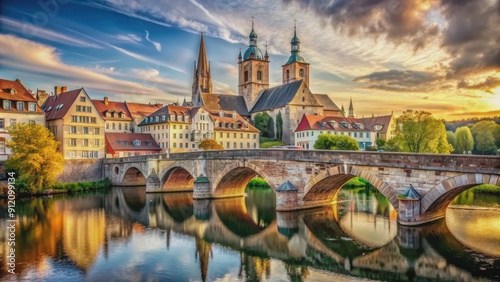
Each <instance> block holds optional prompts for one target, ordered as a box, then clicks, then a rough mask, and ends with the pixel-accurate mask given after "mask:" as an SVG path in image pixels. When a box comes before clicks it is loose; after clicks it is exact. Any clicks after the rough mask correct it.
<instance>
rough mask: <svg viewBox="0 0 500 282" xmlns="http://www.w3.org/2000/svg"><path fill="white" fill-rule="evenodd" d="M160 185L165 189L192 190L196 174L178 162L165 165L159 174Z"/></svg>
mask: <svg viewBox="0 0 500 282" xmlns="http://www.w3.org/2000/svg"><path fill="white" fill-rule="evenodd" d="M160 177H161V178H160V180H161V187H162V190H165V191H193V188H194V180H195V177H196V175H193V173H192V172H191V171H190V170H189V168H185V167H183V166H182V165H180V164H177V163H173V164H170V165H168V166H167V167H165V168H164V169H163V171H162V173H161V175H160Z"/></svg>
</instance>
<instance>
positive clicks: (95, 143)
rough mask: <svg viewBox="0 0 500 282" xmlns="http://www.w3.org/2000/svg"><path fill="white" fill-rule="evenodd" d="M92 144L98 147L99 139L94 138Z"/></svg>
mask: <svg viewBox="0 0 500 282" xmlns="http://www.w3.org/2000/svg"><path fill="white" fill-rule="evenodd" d="M94 146H95V147H99V139H94Z"/></svg>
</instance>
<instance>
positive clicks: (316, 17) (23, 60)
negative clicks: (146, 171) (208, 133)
mask: <svg viewBox="0 0 500 282" xmlns="http://www.w3.org/2000/svg"><path fill="white" fill-rule="evenodd" d="M0 5H1V6H0V77H1V78H4V79H9V80H14V79H16V78H19V79H21V80H22V82H23V84H24V85H25V86H26V87H27V88H29V89H33V90H36V89H44V90H47V91H49V92H53V89H54V86H55V85H64V86H67V87H68V90H71V89H76V88H81V87H83V88H85V90H86V91H87V93H88V94H89V95H90V97H91V98H93V99H102V98H103V97H104V96H107V97H109V99H110V100H115V101H129V102H142V103H148V102H150V103H156V102H158V103H172V102H176V101H179V102H182V101H183V100H184V98H186V99H187V100H188V101H189V100H190V98H191V86H192V82H193V65H194V61H195V60H196V59H197V55H198V47H199V42H200V32H202V31H203V32H204V34H205V47H206V50H207V57H208V60H209V61H210V64H211V70H212V84H213V92H214V93H227V94H237V80H238V70H237V57H238V53H239V51H240V49H241V50H242V52H244V51H245V50H246V48H247V47H248V41H249V39H248V34H249V33H250V31H251V24H252V16H253V17H254V22H255V31H256V33H257V35H258V45H259V47H260V48H261V50H263V51H264V50H265V48H266V45H267V50H268V52H269V55H270V61H271V63H270V76H271V79H270V84H271V87H273V86H278V85H280V84H281V66H282V64H284V63H285V62H286V61H287V59H288V56H289V55H290V40H291V38H292V36H293V27H294V23H295V22H296V26H297V35H298V37H299V38H300V41H301V45H300V48H301V55H302V56H303V57H304V58H305V60H306V61H307V62H308V63H310V85H309V87H310V89H311V90H312V92H313V93H322V94H328V95H329V96H330V97H331V98H332V100H333V101H334V102H335V103H336V104H337V105H338V106H339V107H340V106H342V105H344V107H345V108H347V107H348V105H349V99H351V98H352V100H353V104H354V109H355V114H356V116H357V117H363V116H365V117H367V116H371V115H387V114H390V113H391V112H394V114H396V115H399V114H401V113H402V112H403V111H404V110H406V109H413V110H425V111H428V112H431V113H433V114H434V116H436V117H438V118H445V119H448V120H456V119H461V118H468V117H472V116H479V117H480V116H498V115H500V72H499V70H500V0H470V1H468V0H328V1H322V0H276V1H265V0H257V1H248V0H245V1H241V0H210V1H208V0H206V1H202V0H87V1H84V0H2V1H1V2H0Z"/></svg>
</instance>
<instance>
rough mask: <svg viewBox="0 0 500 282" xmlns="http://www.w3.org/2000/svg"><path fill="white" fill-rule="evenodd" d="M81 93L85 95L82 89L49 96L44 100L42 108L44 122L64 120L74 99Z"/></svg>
mask: <svg viewBox="0 0 500 282" xmlns="http://www.w3.org/2000/svg"><path fill="white" fill-rule="evenodd" d="M82 91H83V92H84V93H86V92H85V90H84V89H83V88H80V89H75V90H71V91H67V92H63V93H61V94H59V95H54V96H51V97H50V98H48V99H47V100H45V103H44V104H43V108H44V110H45V120H54V119H61V118H64V116H66V113H67V112H68V110H69V108H71V106H72V105H73V103H74V102H75V100H76V98H78V96H79V95H80V93H81V92H82ZM87 96H88V95H87ZM49 109H50V110H49Z"/></svg>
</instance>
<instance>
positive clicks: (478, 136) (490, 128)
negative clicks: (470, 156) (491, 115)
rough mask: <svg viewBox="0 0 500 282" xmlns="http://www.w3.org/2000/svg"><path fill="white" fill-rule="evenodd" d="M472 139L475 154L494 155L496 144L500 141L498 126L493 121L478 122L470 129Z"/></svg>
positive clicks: (499, 128)
mask: <svg viewBox="0 0 500 282" xmlns="http://www.w3.org/2000/svg"><path fill="white" fill-rule="evenodd" d="M470 131H471V133H472V136H473V137H474V145H475V150H474V151H475V153H478V154H483V155H485V154H496V153H497V149H498V147H497V145H496V143H497V142H498V140H500V125H498V124H496V123H495V122H494V121H491V120H490V121H480V122H478V123H476V124H474V125H473V126H471V129H470Z"/></svg>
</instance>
